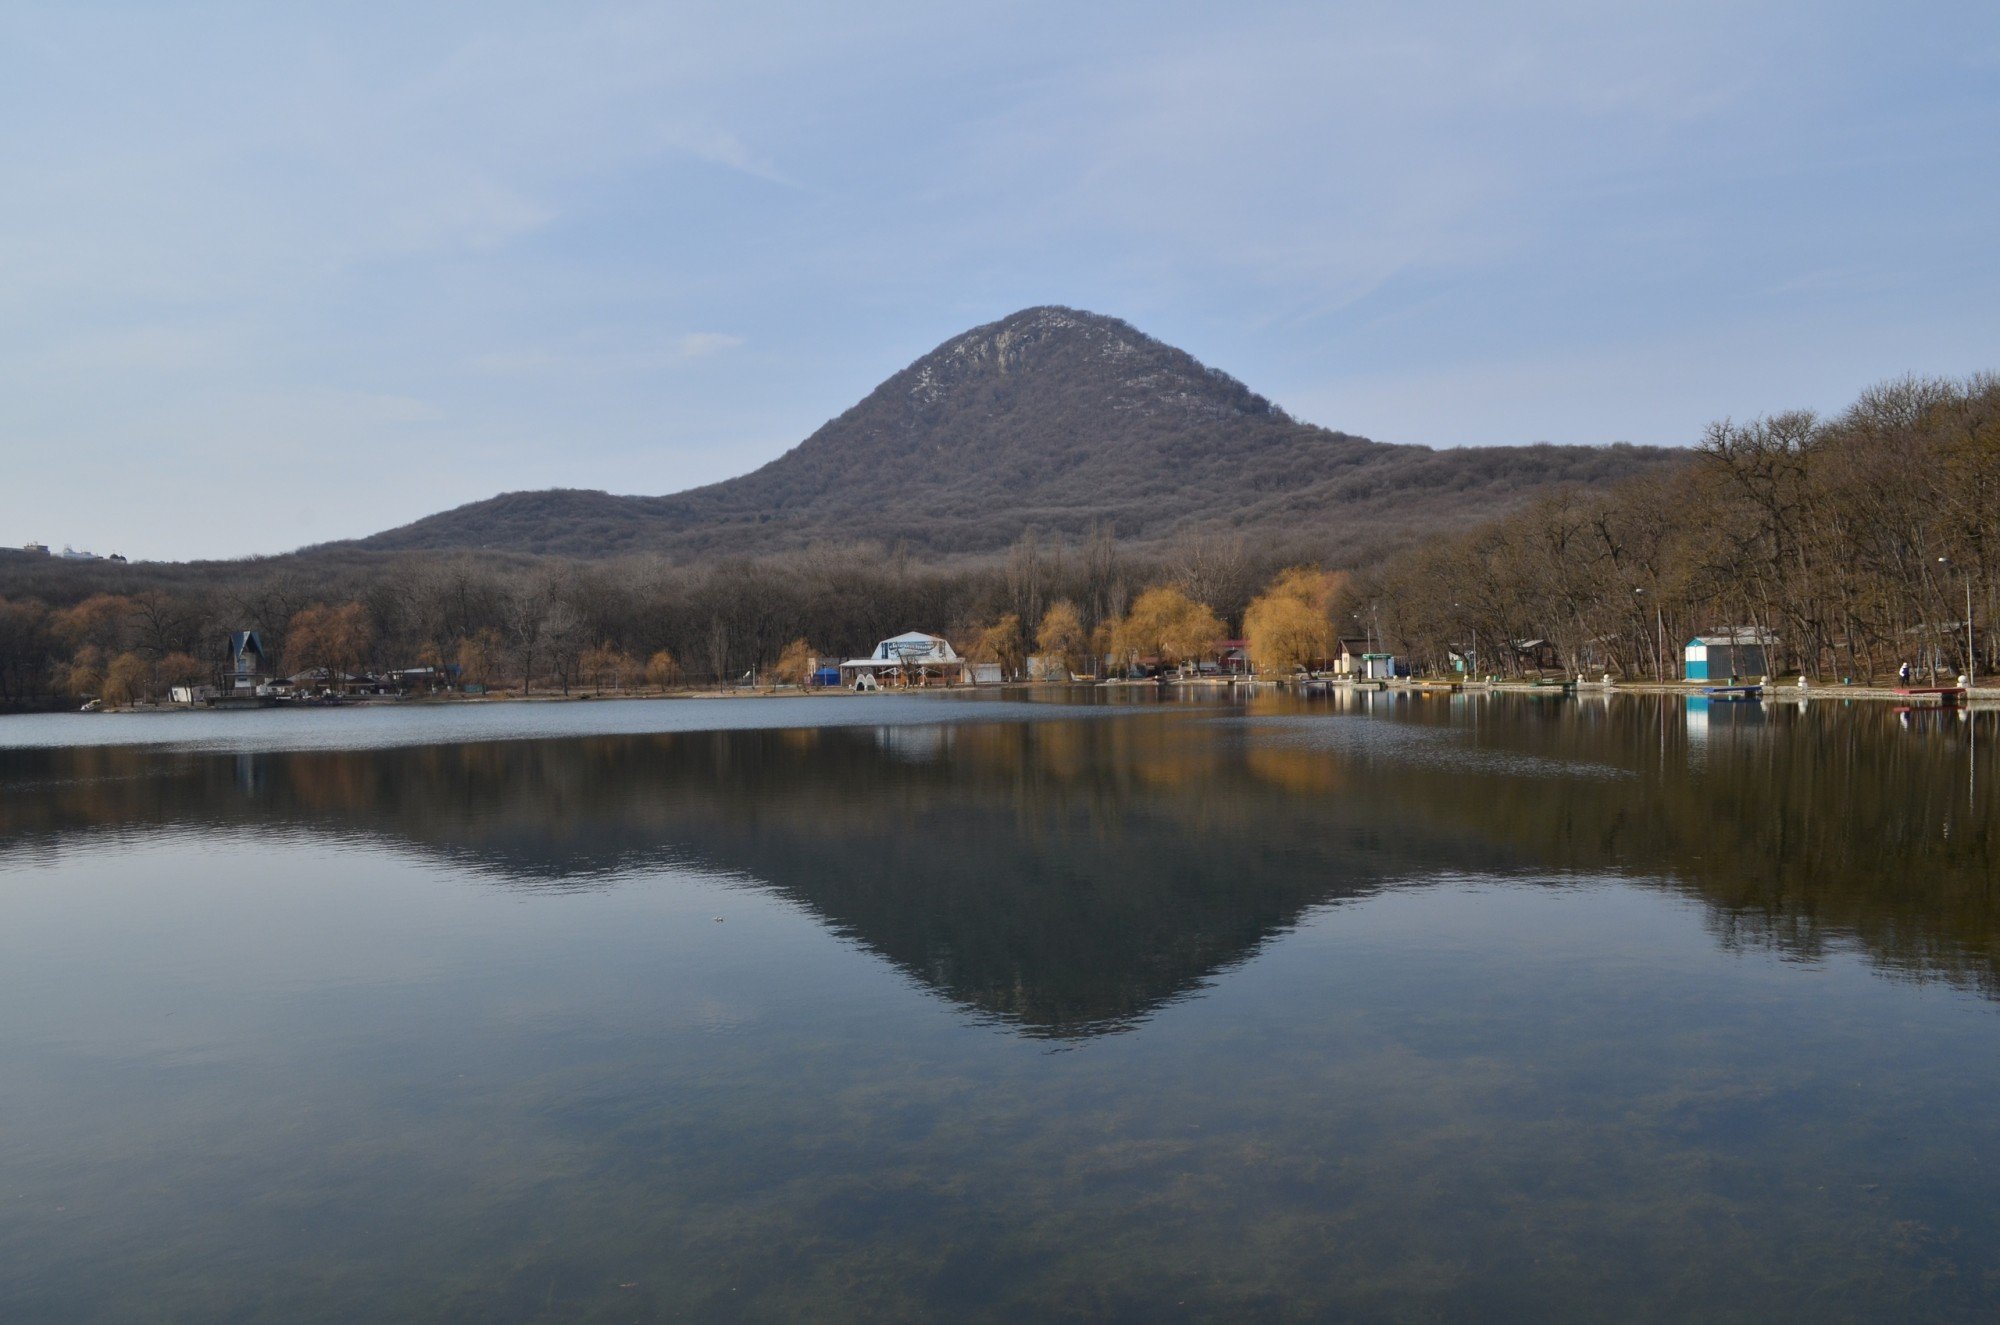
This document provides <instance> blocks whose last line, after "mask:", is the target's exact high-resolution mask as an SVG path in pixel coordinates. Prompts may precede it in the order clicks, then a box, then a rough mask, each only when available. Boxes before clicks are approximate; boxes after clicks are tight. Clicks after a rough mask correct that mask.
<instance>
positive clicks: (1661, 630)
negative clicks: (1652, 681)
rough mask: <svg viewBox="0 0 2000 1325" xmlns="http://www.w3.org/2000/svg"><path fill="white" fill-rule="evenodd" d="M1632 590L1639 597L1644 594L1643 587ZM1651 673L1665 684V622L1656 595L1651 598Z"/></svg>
mask: <svg viewBox="0 0 2000 1325" xmlns="http://www.w3.org/2000/svg"><path fill="white" fill-rule="evenodd" d="M1632 592H1633V594H1635V595H1637V596H1639V597H1641V598H1643V597H1644V596H1645V594H1646V591H1645V590H1644V589H1643V588H1640V589H1634V590H1633V591H1632ZM1653 674H1654V675H1655V676H1657V677H1659V679H1660V683H1661V684H1662V685H1664V684H1666V680H1667V623H1666V619H1665V618H1664V617H1662V616H1661V615H1660V600H1659V599H1658V598H1657V597H1656V598H1654V599H1653Z"/></svg>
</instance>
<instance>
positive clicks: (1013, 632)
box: [0, 377, 2000, 706]
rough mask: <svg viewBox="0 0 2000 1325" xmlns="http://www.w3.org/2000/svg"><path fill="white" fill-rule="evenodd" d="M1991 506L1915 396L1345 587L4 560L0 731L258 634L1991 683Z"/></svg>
mask: <svg viewBox="0 0 2000 1325" xmlns="http://www.w3.org/2000/svg"><path fill="white" fill-rule="evenodd" d="M1996 498H2000V378H1994V377H1978V378H1973V379H1969V380H1965V381H1945V380H1936V379H1905V380H1902V381H1896V382H1891V383H1888V384H1885V385H1882V386H1879V387H1876V388H1873V389H1872V390H1870V391H1868V392H1866V393H1864V394H1863V395H1862V397H1861V398H1860V399H1859V400H1858V401H1856V402H1855V404H1854V405H1853V406H1852V407H1850V408H1849V409H1848V410H1846V411H1845V412H1844V413H1842V414H1840V415H1839V416H1837V417H1833V418H1820V417H1817V416H1815V415H1813V414H1811V413H1806V412H1792V413H1784V414H1778V415H1774V416H1770V417H1766V418H1759V419H1754V420H1751V421H1750V422H1747V423H1737V422H1734V421H1727V420H1726V421H1723V422H1719V423H1716V424H1713V425H1711V426H1710V427H1709V429H1708V430H1707V432H1706V434H1705V435H1704V437H1703V438H1702V440H1701V442H1700V444H1699V445H1698V446H1696V447H1694V448H1693V449H1692V450H1691V452H1690V454H1689V456H1688V459H1687V460H1686V462H1685V463H1683V464H1682V465H1681V466H1680V467H1678V468H1676V469H1672V470H1667V471H1657V472H1649V473H1646V474H1642V475H1640V476H1639V477H1636V478H1632V479H1628V480H1626V481H1624V482H1621V483H1618V484H1615V485H1612V486H1609V487H1598V488H1591V487H1571V488H1566V489H1560V490H1556V491H1553V492H1550V493H1548V494H1546V495H1544V496H1542V497H1539V498H1537V499H1536V500H1534V501H1533V502H1532V503H1530V504H1528V505H1526V506H1524V507H1522V508H1520V509H1518V510H1516V511H1513V512H1511V513H1508V514H1504V515H1502V516H1501V517H1500V518H1498V519H1495V520H1492V521H1490V522H1488V523H1486V524H1484V525H1482V526H1480V527H1478V528H1475V529H1473V530H1470V531H1468V532H1466V533H1464V534H1461V535H1457V536H1453V537H1448V538H1440V539H1434V540H1432V541H1431V542H1430V543H1428V544H1427V545H1425V546H1423V547H1422V548H1420V549H1419V550H1418V551H1416V552H1414V553H1411V554H1408V555H1404V556H1400V557H1398V558H1396V559H1394V560H1393V561H1391V562H1388V563H1386V564H1379V565H1375V566H1371V567H1365V568H1361V569H1358V570H1356V571H1355V572H1353V573H1352V574H1349V573H1348V572H1344V571H1334V572H1327V571H1323V570H1322V569H1321V568H1320V567H1318V566H1315V565H1300V566H1286V565H1284V564H1283V561H1282V559H1281V558H1279V557H1278V556H1277V555H1276V554H1275V553H1273V552H1272V551H1271V550H1269V549H1268V548H1266V547H1263V546H1261V545H1260V544H1259V543H1258V542H1257V541H1254V540H1253V538H1252V537H1250V536H1234V537H1231V536H1222V535H1215V534H1199V535H1188V536H1184V537H1183V538H1181V539H1180V540H1178V541H1177V542H1175V543H1173V544H1170V545H1168V546H1167V547H1165V548H1160V547H1158V546H1149V547H1145V548H1132V547H1128V546H1123V545H1121V544H1120V543H1119V542H1118V541H1117V540H1116V539H1115V538H1114V537H1113V536H1112V535H1111V533H1110V532H1109V531H1108V530H1107V529H1098V530H1094V531H1092V532H1091V533H1090V534H1089V535H1088V536H1087V537H1085V538H1083V539H1081V540H1077V541H1071V540H1069V539H1067V538H1065V537H1063V536H1061V535H1059V534H1045V533H1042V532H1040V531H1037V530H1035V529H1029V530H1027V531H1026V532H1024V533H1023V534H1022V535H1021V536H1020V537H1019V539H1018V540H1017V541H1016V542H1015V543H1014V544H1013V546H1012V547H1011V548H1010V549H1009V550H1008V551H1007V553H1006V554H1005V555H1004V557H999V558H989V559H987V560H985V561H982V562H977V563H972V564H963V563H960V564H941V563H938V562H936V561H932V560H926V559H923V558H920V557H917V556H915V555H913V554H912V553H911V552H910V551H909V550H908V549H907V548H882V547H877V546H862V547H846V548H815V549H809V550H806V551H803V552H794V553H787V554H784V555H780V556H774V557H770V558H764V559H757V560H743V559H737V560H729V561H723V562H717V563H711V564H697V565H684V564H675V563H671V562H668V561H665V560H661V559H653V558H626V559H621V560H614V561H594V562H577V561H565V560H559V559H551V558H527V557H521V556H518V555H508V554H491V555H487V554H474V553H455V554H437V553H422V552H410V553H396V554H371V555H366V556H359V557H348V558H345V559H333V558H328V559H320V560H315V559H312V558H308V557H295V558H288V559H283V560H282V561H279V562H276V563H240V564H230V563H225V564H223V565H222V566H220V567H215V568H203V569H202V570H201V571H200V572H199V573H196V572H195V571H193V570H190V569H186V568H182V569H179V570H175V569H174V568H166V569H164V570H154V571H150V572H149V571H147V570H146V569H144V568H141V567H136V566H135V567H132V568H129V570H128V569H126V568H119V569H116V570H110V569H105V568H102V567H93V568H91V569H90V570H88V571H87V572H73V571H70V570H68V569H66V568H57V569H56V570H49V571H44V574H45V575H53V574H67V575H70V576H71V578H70V579H67V580H45V581H43V582H37V581H35V580H34V579H33V577H32V575H26V574H23V573H21V571H20V563H18V562H10V563H5V564H0V594H4V596H0V704H6V705H9V706H22V705H28V704H33V703H36V702H38V701H41V702H52V701H54V700H55V699H56V698H58V697H68V698H76V697H79V696H98V697H102V698H104V699H105V700H106V701H107V702H110V703H123V702H129V701H130V700H133V699H136V698H141V697H143V696H145V695H147V694H150V693H157V692H158V691H160V690H163V689H165V688H166V687H167V686H170V685H176V684H188V683H192V682H195V681H198V680H201V679H204V678H206V677H208V676H211V675H213V674H214V673H215V672H216V671H217V669H218V668H219V667H220V666H221V664H222V662H223V659H224V654H225V652H226V641H227V638H228V636H229V634H230V633H231V632H232V631H236V630H256V631H258V632H259V633H260V635H261V637H262V639H263V640H264V642H265V644H266V647H267V648H268V649H270V650H271V651H272V652H273V654H274V656H275V661H276V664H277V666H278V668H279V670H280V672H281V673H300V672H304V673H308V674H312V673H318V674H320V675H331V674H335V673H340V672H357V673H358V672H363V671H374V670H379V669H384V668H391V667H396V668H410V667H422V666H430V667H435V668H440V669H442V668H450V669H453V671H454V673H455V674H456V676H457V677H458V678H459V680H461V681H462V682H468V683H474V684H481V685H485V686H489V687H501V686H510V687H519V688H521V689H529V688H543V687H546V688H553V689H561V690H564V691H571V690H574V689H577V688H581V687H587V688H591V689H606V688H610V689H622V688H627V687H630V686H633V685H638V684H646V685H652V686H655V687H662V688H664V687H667V686H671V685H676V684H724V683H727V682H730V681H732V680H736V679H738V678H741V677H743V676H745V675H751V676H758V677H768V678H770V679H776V680H784V681H798V680H802V679H804V676H805V672H806V670H807V668H808V667H809V666H810V664H811V662H812V661H813V659H815V658H825V659H837V658H842V657H851V656H858V655H861V654H864V653H866V652H867V651H868V650H869V649H870V648H872V646H873V645H874V643H875V642H876V641H877V640H880V639H884V638H887V637H889V636H891V635H895V634H899V633H901V632H903V631H905V630H910V629H920V630H925V631H931V632H933V633H941V634H944V635H945V636H946V637H947V638H949V639H950V640H952V642H953V643H954V644H955V645H956V646H957V647H958V648H959V650H960V651H961V652H962V653H964V654H966V655H967V656H969V657H972V658H975V659H979V660H985V661H994V662H998V663H1000V664H1001V665H1002V666H1003V669H1005V670H1006V671H1007V672H1008V673H1009V674H1010V675H1021V674H1023V673H1024V672H1025V670H1026V664H1027V658H1028V656H1029V655H1030V654H1038V655H1040V656H1041V657H1043V658H1044V659H1046V660H1048V663H1049V666H1050V668H1051V669H1052V670H1056V671H1067V672H1071V673H1075V674H1079V675H1097V674H1100V673H1101V672H1103V671H1104V670H1105V669H1106V668H1110V669H1118V668H1123V667H1129V666H1131V665H1133V664H1140V663H1145V664H1157V665H1162V666H1172V665H1175V664H1180V663H1186V662H1191V661H1196V660H1199V659H1202V658H1204V657H1206V656H1208V655H1209V654H1211V653H1212V652H1213V649H1214V646H1215V644H1216V643H1217V641H1219V640H1221V639H1223V638H1225V637H1230V636H1232V635H1233V634H1234V633H1235V632H1237V631H1240V632H1241V633H1242V634H1243V636H1244V637H1246V638H1247V639H1248V641H1249V653H1250V656H1251V658H1252V660H1253V661H1254V663H1255V665H1256V666H1257V668H1258V670H1260V671H1264V672H1276V673H1285V672H1291V671H1294V670H1297V669H1300V668H1310V667H1314V666H1318V665H1321V664H1323V663H1325V662H1326V661H1327V660H1329V659H1331V658H1332V657H1333V656H1334V655H1335V654H1336V653H1337V652H1338V651H1339V649H1340V641H1341V640H1342V639H1344V638H1345V639H1350V640H1355V641H1359V640H1363V639H1365V640H1367V641H1368V647H1374V648H1380V649H1384V650H1388V651H1396V652H1402V653H1406V654H1407V655H1408V656H1409V657H1410V658H1411V660H1412V661H1413V663H1414V664H1415V665H1416V667H1417V668H1418V670H1429V671H1448V670H1451V669H1453V668H1454V667H1463V668H1465V669H1467V670H1471V671H1476V672H1481V673H1509V674H1511V673H1518V672H1521V671H1529V670H1537V669H1541V668H1545V667H1554V668H1559V669H1561V670H1564V671H1571V672H1574V671H1593V672H1594V671H1596V670H1598V669H1603V670H1606V671H1612V672H1615V673H1617V674H1618V675H1620V676H1623V677H1627V678H1632V677H1648V676H1673V675H1675V674H1676V672H1677V662H1678V658H1679V653H1680V645H1681V643H1682V642H1684V641H1685V640H1687V639H1688V638H1690V637H1691V636H1693V635H1696V634H1700V633H1705V632H1708V631H1711V630H1716V629H1721V628H1729V627H1745V628H1752V629H1758V630H1768V631H1770V632H1772V634H1773V635H1774V636H1775V637H1776V639H1777V641H1778V645H1777V651H1778V655H1779V656H1778V660H1777V663H1776V665H1777V666H1778V667H1779V668H1780V669H1784V670H1790V669H1797V670H1799V671H1802V672H1805V673H1808V674H1811V675H1814V676H1820V677H1835V676H1853V677H1859V678H1867V677H1876V676H1881V675H1885V674H1887V673H1890V672H1893V671H1895V670H1896V668H1897V667H1898V665H1899V664H1901V663H1903V662H1913V663H1915V664H1917V665H1918V666H1920V667H1923V666H1926V665H1928V666H1931V667H1935V668H1938V669H1941V670H1945V671H1955V670H1963V669H1964V668H1965V667H1966V665H1967V664H1968V663H1976V664H1977V667H1978V670H1979V671H1980V672H1981V673H1983V674H1986V673H1991V672H1992V671H1994V670H1995V667H1994V658H1993V654H1992V647H1991V641H1990V639H1989V638H1987V637H1986V636H1985V635H1984V634H1983V633H1982V632H1980V631H1978V630H1976V629H1975V630H1974V632H1973V634H1974V639H1973V643H1972V645H1971V652H1970V653H1968V645H1967V623H1968V621H1970V622H1975V623H1976V622H1981V621H1989V620H1991V619H1992V615H1993V611H1994V608H1995V594H1996V589H2000V585H1996V580H1995V575H1994V572H1995V570H2000V566H1996V565H1995V561H1996V559H2000V501H1996ZM134 572H136V574H134ZM78 576H86V577H87V578H77V577H78ZM114 576H118V577H124V578H125V579H126V580H129V581H135V582H134V583H127V584H121V583H120V582H119V581H118V580H114V579H112V578H111V577H114ZM23 585H27V586H29V587H31V588H32V589H34V590H35V591H34V592H23V591H22V586H23ZM1968 600H1969V601H1968ZM1968 607H1969V610H1968Z"/></svg>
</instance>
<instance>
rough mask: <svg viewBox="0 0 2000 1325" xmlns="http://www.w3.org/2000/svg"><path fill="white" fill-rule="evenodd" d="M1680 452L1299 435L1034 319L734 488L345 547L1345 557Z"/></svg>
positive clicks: (1088, 316)
mask: <svg viewBox="0 0 2000 1325" xmlns="http://www.w3.org/2000/svg"><path fill="white" fill-rule="evenodd" d="M1678 455H1679V453H1677V452H1674V451H1671V450H1666V449H1661V448H1651V447H1632V446H1625V445H1617V446H1608V447H1558V446H1548V445H1536V446H1507V447H1478V448H1464V449H1449V450H1433V449H1431V448H1429V447H1424V446H1394V445H1387V444H1384V443H1380V442H1372V441H1369V440H1367V439H1366V438H1362V437H1355V436H1352V435H1350V434H1347V433H1342V432H1334V431H1330V430H1328V429H1325V428H1320V427H1315V426H1313V425H1311V424H1306V423H1301V422H1299V421H1298V420H1296V419H1293V418H1292V417H1291V416H1290V415H1288V414H1286V413H1285V412H1284V411H1283V410H1281V409H1279V408H1278V407H1277V406H1276V405H1273V404H1272V403H1271V402H1270V401H1268V400H1266V399H1265V398H1264V397H1262V396H1260V395H1258V394H1256V393H1255V392H1253V391H1251V390H1250V389H1249V388H1248V387H1246V386H1245V385H1243V384H1242V383H1241V382H1238V381H1237V380H1236V379H1234V378H1232V377H1230V376H1228V375H1227V374H1225V373H1222V372H1219V371H1217V370H1216V369H1213V368H1209V367H1206V366H1204V365H1203V364H1201V363H1200V362H1198V361H1197V360H1196V359H1194V358H1193V357H1192V356H1191V355H1188V354H1186V353H1184V352H1183V351H1181V350H1177V349H1175V348H1174V347H1173V346H1171V345H1166V344H1163V343H1161V342H1160V341H1157V340H1154V339H1153V338H1152V337H1150V336H1147V335H1145V334H1143V333H1141V332H1139V331H1137V330H1135V329H1134V328H1132V327H1131V326H1129V325H1127V324H1126V323H1124V322H1121V321H1118V320H1117V319H1115V318H1108V317H1102V316H1099V315H1097V314H1094V313H1086V312H1081V311H1079V310H1076V309H1071V308H1059V307H1043V308H1030V309H1025V310H1023V311H1022V312H1019V313H1015V314H1014V315H1013V316H1011V317H1006V318H1002V319H1001V320H1000V321H998V322H993V323H989V324H987V325H986V326H983V327H977V328H974V329H973V330H971V331H968V332H966V333H965V334H964V335H962V336H958V337H955V338H954V339H952V340H950V341H947V342H945V343H944V344H943V345H940V346H939V347H938V348H937V349H935V350H933V351H931V352H930V353H929V354H927V355H925V356H924V357H923V358H921V359H919V360H917V361H916V362H915V363H913V364H911V365H910V366H909V367H907V368H905V369H903V370H902V371H901V372H899V373H897V374H896V375H895V376H893V377H891V378H889V379H888V380H887V381H886V382H884V383H882V384H881V385H880V386H878V387H876V388H875V390H873V391H871V392H870V393H869V394H868V395H867V396H866V397H865V398H864V399H863V400H862V401H861V402H860V403H859V404H857V405H855V406H854V407H853V408H851V409H849V410H848V411H847V412H846V413H844V414H842V415H840V417H838V418H836V419H833V420H832V421H831V422H829V423H827V424H825V425H824V426H822V427H821V428H820V429H819V430H818V431H817V432H815V433H813V434H812V436H810V437H808V438H806V439H805V441H803V442H801V443H800V444H799V445H797V446H796V447H793V448H792V449H791V450H790V451H788V452H786V453H785V454H784V455H782V456H780V457H779V458H778V459H776V460H773V461H772V462H771V463H769V464H767V465H765V466H764V467H763V468H761V469H758V470H756V471H755V472H753V473H750V474H745V475H743V476H742V477H740V478H733V479H729V480H727V481H725V482H721V483H715V484H711V485H709V486H707V487H702V488H694V489H690V490H689V491H686V492H680V493H675V494H673V495H671V496H664V497H621V496H613V495H611V494H609V493H604V492H593V491H579V490H574V489H555V490H550V491H542V492H510V493H504V494H502V495H501V496H498V497H493V498H490V499H488V500H486V501H480V502H473V503H471V504H469V505H466V506H461V507H458V508H456V509H454V510H450V511H445V512H443V513H442V514H439V515H433V516H429V517H427V518H425V519H422V520H418V521H416V522H415V523H414V524H408V525H404V526H402V527H401V528H398V529H391V530H389V531H387V532H385V533H380V534H376V535H375V536H373V537H372V538H367V539H362V540H359V541H358V542H357V543H355V544H350V545H348V546H357V547H362V548H369V549H378V550H398V549H440V550H441V549H458V548H494V549H505V550H511V551H522V552H541V553H554V554H562V555H568V556H579V557H601V556H612V555H618V554H623V553H632V552H656V553H663V554H666V555H669V556H673V557H676V558H695V557H707V556H729V555H757V554H760V553H766V552H777V551H785V550H790V549H796V548H800V547H805V546H808V545H811V544H814V543H822V544H823V543H844V544H851V543H856V542H864V541H876V542H881V543H884V544H892V543H895V542H899V541H900V542H903V543H906V544H908V545H909V546H910V547H911V548H912V549H913V550H916V551H921V552H926V553H930V554H934V555H951V554H964V553H981V552H990V551H993V550H996V549H999V548H1003V547H1005V546H1007V545H1008V544H1010V543H1012V542H1013V541H1014V540H1015V539H1016V538H1018V537H1019V536H1020V534H1021V532H1022V530H1023V529H1024V528H1026V527H1028V526H1036V527H1039V528H1041V529H1043V530H1045V531H1061V532H1064V533H1067V534H1070V535H1073V536H1078V535H1083V534H1085V533H1086V532H1087V531H1089V530H1090V529H1091V528H1092V527H1094V526H1109V527H1110V528H1111V529H1112V530H1113V531H1114V532H1115V533H1116V534H1117V535H1118V536H1119V537H1120V538H1121V539H1124V540H1128V541H1132V542H1140V543H1144V542H1156V541H1160V540H1163V539H1166V538H1170V537H1172V536H1174V535H1177V534H1179V533H1182V532H1183V531H1188V530H1196V529H1210V530H1218V531H1240V532H1245V533H1249V534H1253V535H1261V536H1266V537H1268V538H1271V539H1274V540H1277V541H1279V542H1281V543H1282V544H1283V545H1285V546H1286V547H1288V548H1289V547H1297V548H1298V549H1300V550H1301V551H1303V552H1310V553H1311V554H1314V555H1320V556H1329V557H1333V558H1335V559H1350V560H1352V559H1366V558H1369V557H1371V556H1373V555H1377V554H1379V553H1381V552H1383V551H1388V550H1393V549H1395V548H1397V547H1401V546H1406V545H1408V544H1409V543H1410V542H1411V541H1412V540H1413V539H1415V538H1417V537H1419V536H1421V535H1423V534H1425V533H1429V532H1432V531H1436V530H1440V529H1446V528H1455V527H1458V526H1461V525H1463V524H1464V523H1466V522H1468V521H1477V520H1484V519H1487V518H1489V517H1491V516H1494V515H1497V514H1500V513H1502V512H1504V511H1506V510H1509V509H1511V508H1513V507H1515V506H1517V505H1519V504H1520V503H1521V502H1522V501H1525V500H1526V499H1527V498H1528V497H1530V496H1531V495H1532V494H1533V493H1535V492H1536V491H1538V490H1541V489H1544V488H1547V487H1549V486H1551V485H1554V484H1562V483H1587V484H1598V483H1608V482H1612V481H1615V480H1617V479H1620V478H1624V477H1626V476H1628V475H1630V474H1632V473H1634V472H1636V471H1638V470H1640V469H1643V468H1647V467H1649V466H1654V465H1659V464H1663V463H1671V462H1673V461H1674V460H1675V459H1676V458H1677V457H1678Z"/></svg>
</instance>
